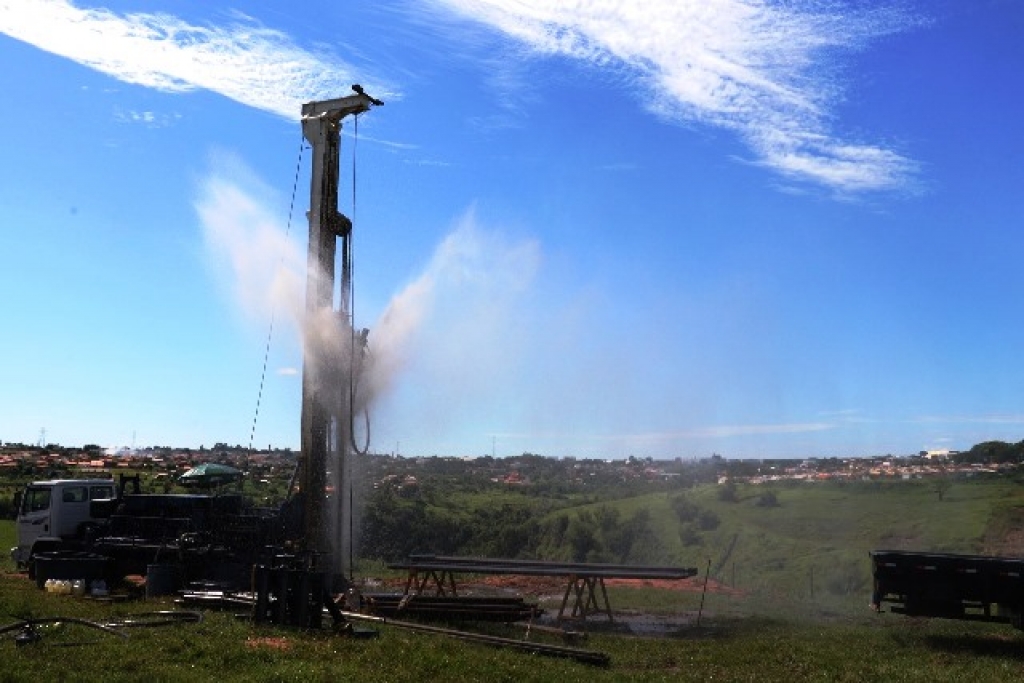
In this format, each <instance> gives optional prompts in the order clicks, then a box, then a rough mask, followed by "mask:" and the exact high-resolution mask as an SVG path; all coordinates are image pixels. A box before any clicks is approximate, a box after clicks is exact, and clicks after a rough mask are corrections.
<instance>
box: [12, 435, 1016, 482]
mask: <svg viewBox="0 0 1024 683" xmlns="http://www.w3.org/2000/svg"><path fill="white" fill-rule="evenodd" d="M297 456H298V453H297V452H296V451H293V450H291V449H288V448H282V449H274V448H271V449H261V450H250V449H248V448H245V447H242V446H239V445H236V446H230V445H228V444H225V443H218V444H215V445H214V446H213V447H212V448H205V447H200V448H198V449H195V448H171V447H148V448H138V449H121V450H120V451H117V452H108V451H107V450H105V449H103V448H101V447H100V446H97V445H91V444H90V445H85V446H82V447H64V446H60V445H55V444H49V445H46V446H39V445H26V444H21V443H0V477H3V478H5V479H10V478H25V477H39V478H53V477H84V476H115V475H116V473H117V472H119V471H145V472H148V473H149V474H150V476H151V477H153V478H155V479H161V478H167V479H169V480H173V479H174V478H175V477H176V476H178V475H180V474H182V473H184V472H185V471H186V470H188V469H189V468H191V467H194V466H196V465H199V464H202V463H206V462H216V463H221V464H225V465H231V466H233V467H236V468H238V469H240V470H241V471H242V472H244V473H245V475H246V476H247V477H250V478H253V479H256V480H260V479H270V478H275V479H276V478H281V477H283V476H284V477H287V476H290V475H291V473H292V471H293V470H294V467H295V463H296V460H297ZM359 460H360V461H361V462H362V463H363V467H362V470H363V471H364V472H366V474H368V475H369V476H371V477H372V478H373V480H374V486H375V487H379V486H395V487H410V486H415V485H416V483H417V477H418V476H423V475H424V474H431V473H433V474H438V473H440V474H443V475H447V476H460V477H468V478H471V479H478V480H486V481H488V482H492V483H498V484H503V485H507V486H530V485H531V484H535V483H538V482H540V481H544V482H547V483H550V482H551V481H552V480H553V479H554V480H559V481H561V482H562V483H564V484H579V485H586V484H587V483H588V482H594V483H597V482H601V483H602V484H611V483H615V482H620V483H621V482H642V481H663V482H673V483H676V484H679V485H686V484H690V485H692V484H696V483H716V482H717V483H724V482H725V481H734V482H737V483H749V484H765V483H771V482H779V481H794V480H795V481H829V480H840V481H842V480H851V481H864V480H893V479H897V480H898V479H904V480H906V479H920V478H927V477H949V476H972V475H977V474H982V473H988V474H998V473H1008V472H1012V471H1015V470H1017V469H1018V468H1019V467H1020V466H1021V463H1022V461H1024V442H1022V444H1007V443H1003V442H987V443H983V444H979V445H977V446H975V447H973V448H972V449H970V450H969V451H921V452H919V453H916V454H914V455H908V456H892V455H886V456H877V457H849V458H839V457H828V458H807V459H734V458H725V457H722V456H720V455H711V456H709V457H706V458H699V459H696V458H695V459H684V458H675V459H673V460H655V459H653V458H636V457H629V458H626V459H619V460H614V459H597V458H572V457H561V458H552V457H544V456H540V455H535V454H531V453H524V454H522V455H518V456H509V457H500V458H499V457H493V456H489V455H483V456H470V457H456V456H432V457H402V456H398V455H393V454H374V455H367V456H359Z"/></svg>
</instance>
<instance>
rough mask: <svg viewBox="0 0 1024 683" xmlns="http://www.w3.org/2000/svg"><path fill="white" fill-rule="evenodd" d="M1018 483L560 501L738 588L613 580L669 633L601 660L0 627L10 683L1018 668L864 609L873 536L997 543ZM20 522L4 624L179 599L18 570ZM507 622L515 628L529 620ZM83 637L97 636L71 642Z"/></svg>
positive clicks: (430, 646)
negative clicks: (694, 518)
mask: <svg viewBox="0 0 1024 683" xmlns="http://www.w3.org/2000/svg"><path fill="white" fill-rule="evenodd" d="M1019 488H1020V487H1019V486H1018V485H1017V484H1015V483H1013V482H1010V481H1006V480H1002V481H1000V480H995V481H964V482H959V483H956V484H954V486H953V487H952V488H951V489H949V490H948V491H946V492H945V493H944V495H943V499H942V500H941V501H940V500H939V497H938V495H937V493H936V492H935V490H934V487H933V486H930V485H929V484H928V483H926V482H907V483H894V484H888V485H884V484H883V485H876V484H850V485H846V486H839V485H835V484H813V485H811V484H801V485H797V486H792V487H776V488H774V489H772V490H773V492H774V493H775V499H776V502H777V505H775V506H771V507H765V506H761V505H758V503H759V501H761V502H763V501H762V495H763V493H764V492H765V491H766V489H765V488H763V487H739V488H738V489H737V490H736V496H735V498H736V499H735V501H729V500H722V499H721V493H720V492H721V489H720V488H719V487H714V486H707V487H702V488H697V489H693V490H689V491H686V492H685V494H684V495H685V496H686V500H687V501H688V502H690V503H692V504H693V505H694V506H696V507H697V508H699V509H700V510H703V511H705V512H708V513H713V515H714V517H715V518H716V519H717V526H716V527H715V528H713V529H702V530H697V531H696V536H693V535H692V534H691V535H689V536H686V535H685V534H684V535H683V536H686V537H685V538H684V537H681V534H680V531H681V529H683V527H684V526H685V525H684V523H683V522H681V521H680V519H679V516H678V514H677V513H676V511H675V507H674V503H675V501H676V497H677V496H678V495H679V494H678V493H677V492H673V493H669V494H665V493H660V494H655V495H644V496H636V497H631V498H626V499H620V500H614V501H606V502H604V503H592V504H589V505H586V506H580V507H575V508H569V509H568V510H560V511H557V512H554V513H551V514H553V515H554V514H568V515H570V516H579V515H581V514H582V515H587V514H589V515H592V516H594V517H595V518H597V517H600V516H601V515H600V514H598V510H599V508H601V507H602V506H604V507H605V508H607V509H615V510H617V511H618V513H617V514H618V519H620V520H628V519H630V518H631V517H633V516H634V515H636V514H637V513H638V512H639V511H641V510H643V511H647V512H646V513H645V514H647V515H648V516H649V517H648V524H647V529H648V532H645V533H646V536H645V540H644V541H643V543H641V544H640V546H639V547H637V548H636V552H637V553H640V554H641V555H643V556H645V557H650V556H651V555H650V553H652V552H653V553H660V555H659V556H660V557H662V558H663V559H664V560H665V561H666V562H670V563H672V564H686V565H691V566H697V567H699V568H700V570H701V573H702V574H703V572H704V570H705V569H706V568H707V566H708V563H709V560H710V564H711V569H712V573H713V574H714V576H715V577H716V578H717V579H718V580H719V581H721V582H722V583H723V584H726V586H728V585H730V584H736V586H737V587H738V588H739V589H741V591H740V592H739V593H732V592H729V591H717V592H711V593H708V594H707V595H706V596H702V595H701V593H700V592H699V591H690V592H684V591H666V590H659V589H656V588H643V589H636V588H625V587H613V588H610V589H609V593H610V598H611V602H612V605H613V607H614V608H615V609H616V610H617V612H618V613H619V615H620V618H623V619H624V618H625V616H626V615H628V614H630V613H656V614H660V615H661V616H662V618H663V622H662V623H663V625H664V624H665V622H666V621H667V622H668V626H667V627H666V629H665V630H664V632H663V637H658V638H653V637H638V636H636V635H627V634H624V633H622V632H621V631H619V630H616V629H609V628H607V627H604V628H602V627H600V626H595V627H592V629H591V634H590V637H589V639H588V640H587V641H586V642H585V643H583V644H582V646H583V647H586V648H587V649H592V650H598V651H601V652H605V653H607V654H608V655H609V656H610V658H611V665H610V666H609V667H608V668H606V669H596V668H593V667H590V666H587V665H583V664H578V663H574V662H571V661H566V660H556V659H549V658H543V657H539V656H534V655H527V654H523V653H519V652H514V651H508V650H497V649H492V648H489V647H486V646H481V645H474V644H468V643H463V642H460V641H456V640H452V639H449V638H444V637H439V636H433V635H426V634H421V633H413V632H409V631H405V630H401V629H398V628H395V627H392V626H387V625H383V626H378V627H377V631H378V637H376V638H374V639H370V640H363V639H352V638H346V637H342V636H337V635H331V634H329V633H327V632H321V633H304V632H299V631H293V630H285V629H275V628H269V627H256V626H253V625H251V624H249V623H248V622H247V621H244V620H238V619H236V618H235V617H234V616H233V615H231V614H226V613H216V612H211V613H208V614H207V615H206V618H205V620H204V621H203V623H200V624H180V625H175V626H170V627H165V628H154V629H133V630H132V631H131V632H130V638H129V639H127V640H121V639H116V638H112V637H107V636H103V635H102V634H98V633H97V632H93V631H84V632H83V631H81V630H80V629H76V628H74V627H71V626H68V625H63V626H54V627H50V628H48V629H46V630H45V631H44V636H43V640H42V641H41V642H39V643H36V644H33V645H28V646H25V647H20V648H19V647H15V645H14V642H13V639H12V638H11V635H10V634H7V635H0V661H3V665H2V666H0V681H38V680H71V679H74V680H81V681H93V680H96V681H99V680H103V681H122V680H123V681H134V680H139V679H140V678H146V679H147V680H154V681H179V680H180V681H186V680H187V681H195V680H211V679H214V678H216V679H218V680H224V681H234V680H238V681H243V680H244V681H301V682H303V683H308V682H309V681H320V680H325V681H326V680H366V681H422V680H446V681H480V680H487V681H504V680H507V681H548V680H560V681H566V682H568V681H588V682H590V683H599V682H601V681H620V680H637V681H655V680H669V679H670V680H677V681H707V680H712V679H714V680H726V681H750V680H768V681H787V682H788V681H810V680H814V681H820V680H827V681H864V680H886V681H955V680H972V681H999V680H1013V679H1019V678H1021V677H1022V676H1024V654H1022V653H1024V637H1022V636H1021V634H1019V633H1018V632H1015V631H1013V630H1012V629H1010V628H1009V627H1007V626H1001V625H985V624H974V623H969V622H944V621H939V620H931V621H930V620H923V619H908V618H905V617H902V616H899V615H894V614H880V615H876V614H873V613H870V612H869V611H868V610H867V608H866V603H867V592H868V588H867V585H866V581H867V572H868V562H867V555H866V554H867V551H868V550H869V549H871V548H879V547H887V548H912V549H922V550H923V549H928V550H946V551H960V552H974V551H983V550H986V549H988V548H990V547H995V546H997V545H998V544H999V543H1000V542H1001V541H1000V539H1002V538H1004V537H1006V536H1007V535H1013V534H1014V533H1016V531H1017V529H1016V527H1015V524H1016V522H1017V521H1018V520H1019V519H1020V512H1021V510H1022V509H1024V495H1022V492H1021V491H1019V490H1018V489H1019ZM483 502H486V501H483ZM602 514H604V515H605V518H607V517H608V514H607V512H605V513H602ZM13 528H14V526H13V523H11V522H9V521H3V522H0V549H3V550H4V556H3V558H2V559H0V567H2V569H3V573H2V574H0V615H4V616H0V625H3V624H7V623H11V622H13V621H14V617H13V616H11V615H22V616H24V615H29V616H37V617H38V616H51V615H61V616H65V617H67V616H77V617H81V618H87V619H92V620H99V621H106V620H109V619H112V618H117V617H123V616H124V615H126V614H131V613H135V612H141V611H150V610H154V609H166V608H171V607H173V605H172V604H171V603H170V602H169V601H159V602H157V601H151V602H136V603H124V604H109V603H97V602H94V601H89V600H83V599H77V598H71V597H63V596H55V595H50V594H46V593H44V592H42V591H39V590H37V589H36V588H35V585H34V583H31V582H29V581H28V580H27V579H26V578H24V577H23V576H20V575H14V574H11V573H10V569H11V567H10V564H9V562H8V560H7V558H6V549H7V548H9V547H10V546H11V545H12V544H13V542H14V539H13ZM684 540H685V541H688V542H689V543H690V544H689V545H687V544H686V543H684ZM650 546H654V548H653V549H652V548H651V547H650ZM1004 547H1005V546H1004ZM812 591H813V593H812ZM702 600H703V605H702ZM700 609H702V610H703V612H702V619H701V624H700V626H697V625H696V614H697V611H698V610H700ZM503 635H506V636H508V637H520V636H521V635H522V631H521V629H519V630H515V629H510V630H508V631H506V632H503ZM532 637H533V638H538V637H543V636H540V635H539V634H534V635H533V636H532ZM83 641H86V642H88V644H87V645H85V646H78V647H73V646H65V645H69V644H73V643H81V642H83ZM552 642H558V641H552Z"/></svg>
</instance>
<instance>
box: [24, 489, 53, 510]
mask: <svg viewBox="0 0 1024 683" xmlns="http://www.w3.org/2000/svg"><path fill="white" fill-rule="evenodd" d="M48 509H50V488H49V487H42V488H29V489H28V490H26V491H25V499H24V500H23V501H22V503H21V511H22V512H23V513H24V512H39V511H41V510H48Z"/></svg>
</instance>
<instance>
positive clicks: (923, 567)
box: [868, 550, 1024, 628]
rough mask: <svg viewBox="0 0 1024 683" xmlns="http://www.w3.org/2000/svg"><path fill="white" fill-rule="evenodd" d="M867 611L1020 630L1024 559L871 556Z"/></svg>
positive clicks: (902, 553)
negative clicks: (871, 580)
mask: <svg viewBox="0 0 1024 683" xmlns="http://www.w3.org/2000/svg"><path fill="white" fill-rule="evenodd" d="M868 554H869V556H870V557H871V572H872V575H873V577H874V590H873V593H872V597H871V606H872V608H874V609H875V610H881V609H882V607H883V605H884V604H886V603H888V604H889V605H890V610H891V611H893V612H898V613H902V614H907V615H910V616H923V617H942V618H945V619H965V620H973V621H995V622H1004V623H1009V624H1012V625H1013V626H1014V627H1015V628H1024V626H1022V620H1021V614H1022V612H1024V559H1019V558H1010V557H988V556H984V555H956V554H950V553H922V552H908V551H901V550H873V551H870V552H869V553H868Z"/></svg>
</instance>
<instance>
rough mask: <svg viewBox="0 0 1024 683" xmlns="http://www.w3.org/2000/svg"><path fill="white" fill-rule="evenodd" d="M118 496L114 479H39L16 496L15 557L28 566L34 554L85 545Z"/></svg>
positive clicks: (19, 564) (15, 561) (17, 562)
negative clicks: (16, 540) (105, 502)
mask: <svg viewBox="0 0 1024 683" xmlns="http://www.w3.org/2000/svg"><path fill="white" fill-rule="evenodd" d="M116 499H117V486H116V484H115V483H114V481H113V480H112V479H57V480H52V481H35V482H32V483H30V484H28V485H27V486H26V487H25V489H24V490H23V491H21V492H19V494H18V495H17V496H16V497H15V509H16V511H17V539H18V545H16V546H15V547H13V548H11V559H12V560H13V561H14V563H15V565H16V566H17V567H18V568H19V569H23V568H27V567H29V566H30V564H31V563H32V558H33V556H34V555H36V554H38V553H40V552H46V551H50V550H55V549H72V548H75V549H77V548H81V547H84V546H85V545H86V541H87V539H88V538H89V537H91V536H93V535H94V534H95V533H96V531H97V529H99V528H100V527H101V525H102V524H103V523H104V522H105V520H106V517H108V516H109V514H108V513H107V512H106V511H107V508H108V507H109V506H110V505H111V504H112V503H109V502H108V503H107V505H106V506H104V505H103V502H104V501H114V500H116Z"/></svg>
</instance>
